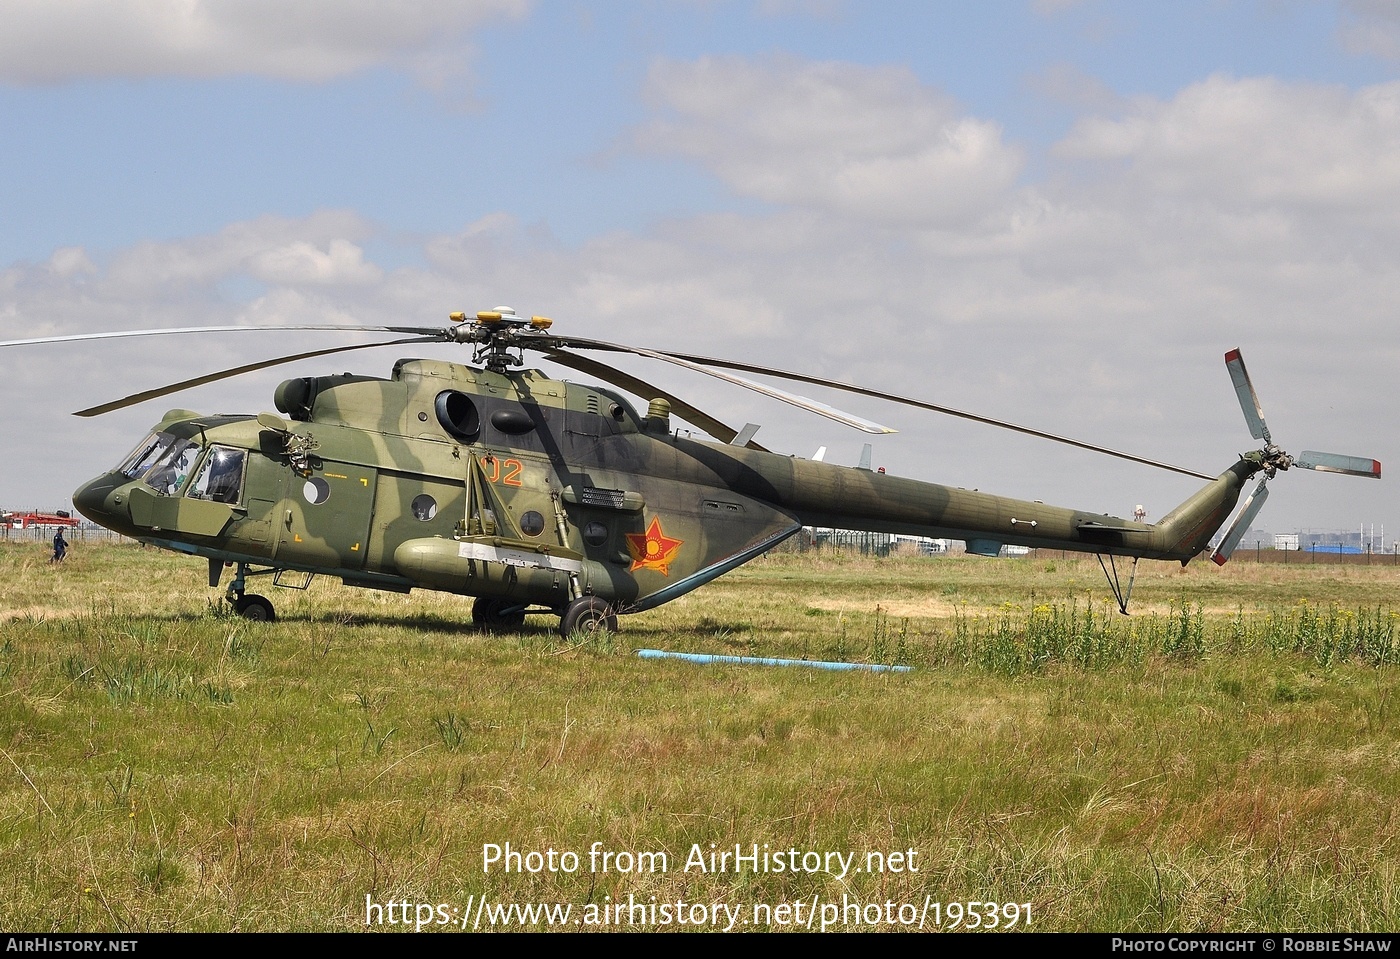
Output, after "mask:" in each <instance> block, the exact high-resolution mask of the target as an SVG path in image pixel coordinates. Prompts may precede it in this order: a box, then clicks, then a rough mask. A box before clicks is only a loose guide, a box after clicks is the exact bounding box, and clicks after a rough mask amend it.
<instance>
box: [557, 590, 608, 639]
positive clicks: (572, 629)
mask: <svg viewBox="0 0 1400 959" xmlns="http://www.w3.org/2000/svg"><path fill="white" fill-rule="evenodd" d="M604 631H606V632H609V633H615V632H617V615H616V614H615V613H614V612H613V610H612V607H611V606H609V605H608V604H607V602H606V601H605V600H602V599H599V598H598V597H597V596H580V597H579V598H578V599H576V600H574V601H573V602H572V603H570V604H569V605H568V606H567V607H565V609H564V615H563V616H561V617H560V618H559V635H561V636H563V637H564V638H565V639H568V638H569V637H570V636H572V635H573V634H574V633H582V634H583V635H585V636H591V635H593V634H594V633H599V632H604Z"/></svg>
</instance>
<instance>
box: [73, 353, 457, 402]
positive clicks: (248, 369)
mask: <svg viewBox="0 0 1400 959" xmlns="http://www.w3.org/2000/svg"><path fill="white" fill-rule="evenodd" d="M438 342H441V340H440V339H439V338H438V337H436V336H414V337H409V338H407V339H402V340H388V341H386V342H383V343H356V344H355V345H354V346H335V347H331V348H330V349H327V350H311V351H310V352H308V353H293V354H291V355H290V356H279V357H276V358H275V359H271V360H263V361H261V362H259V363H249V364H247V365H246V366H235V367H234V368H232V369H228V370H220V371H218V372H217V373H206V374H205V375H204V376H196V377H195V378H193V379H189V380H181V381H180V382H179V383H171V384H170V385H169V386H161V387H157V388H156V389H153V390H143V391H142V392H140V393H133V394H131V395H130V396H125V397H122V398H121V399H119V400H113V401H112V402H111V403H103V404H102V405H101V406H92V407H89V408H88V409H85V410H78V411H77V412H76V413H74V414H73V415H74V416H101V415H102V414H103V413H110V412H112V411H113V410H121V409H126V408H127V407H128V406H135V405H136V404H137V403H144V402H146V401H147V400H153V399H156V398H157V397H161V396H169V395H170V394H171V393H179V392H180V391H181V390H188V389H193V388H194V387H196V386H203V385H204V384H205V383H213V382H216V381H218V380H226V379H228V378H229V377H231V376H239V375H241V374H243V373H253V372H256V371H257V370H265V369H267V368H268V367H271V366H281V365H282V364H283V363H293V362H295V361H297V360H307V359H310V358H312V357H313V356H330V355H331V354H332V353H348V352H350V351H351V350H367V349H370V348H371V347H375V346H396V345H399V344H402V343H438Z"/></svg>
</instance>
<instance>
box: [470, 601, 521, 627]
mask: <svg viewBox="0 0 1400 959" xmlns="http://www.w3.org/2000/svg"><path fill="white" fill-rule="evenodd" d="M472 622H473V623H475V624H476V625H477V626H478V627H479V628H480V629H489V630H498V629H499V630H506V629H519V628H520V627H521V626H524V625H525V604H524V603H522V602H520V601H519V600H514V599H503V598H501V597H500V596H478V597H477V599H476V602H475V603H472Z"/></svg>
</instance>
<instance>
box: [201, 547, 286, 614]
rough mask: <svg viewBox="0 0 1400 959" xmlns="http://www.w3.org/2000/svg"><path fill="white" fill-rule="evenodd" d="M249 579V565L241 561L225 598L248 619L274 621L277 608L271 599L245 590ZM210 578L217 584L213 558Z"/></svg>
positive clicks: (210, 564)
mask: <svg viewBox="0 0 1400 959" xmlns="http://www.w3.org/2000/svg"><path fill="white" fill-rule="evenodd" d="M247 579H248V565H247V564H246V563H239V564H238V571H237V572H236V573H235V574H234V577H233V582H231V583H229V584H228V592H227V593H225V594H224V598H225V599H227V600H228V601H229V603H230V605H232V606H233V611H234V612H235V613H237V614H238V615H239V616H242V617H243V618H244V619H246V620H250V621H252V622H255V623H270V622H273V621H274V620H276V619H277V610H275V609H274V608H273V606H272V602H271V600H269V599H268V598H267V597H266V596H259V595H257V594H256V593H248V592H244V587H245V585H246V583H247ZM209 580H210V584H211V585H217V580H216V579H215V567H214V561H212V560H211V561H210V563H209Z"/></svg>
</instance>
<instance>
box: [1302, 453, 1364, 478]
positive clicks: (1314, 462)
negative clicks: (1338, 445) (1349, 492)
mask: <svg viewBox="0 0 1400 959" xmlns="http://www.w3.org/2000/svg"><path fill="white" fill-rule="evenodd" d="M1293 465H1294V466H1298V467H1301V468H1302V469H1305V470H1317V471H1318V472H1321V473H1346V474H1347V475H1348V476H1369V477H1371V478H1372V479H1380V478H1381V461H1380V460H1373V459H1368V458H1366V457H1364V456H1343V455H1342V454H1340V453H1318V452H1315V451H1313V450H1303V452H1302V453H1300V454H1299V455H1298V458H1297V459H1295V460H1294V461H1293Z"/></svg>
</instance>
